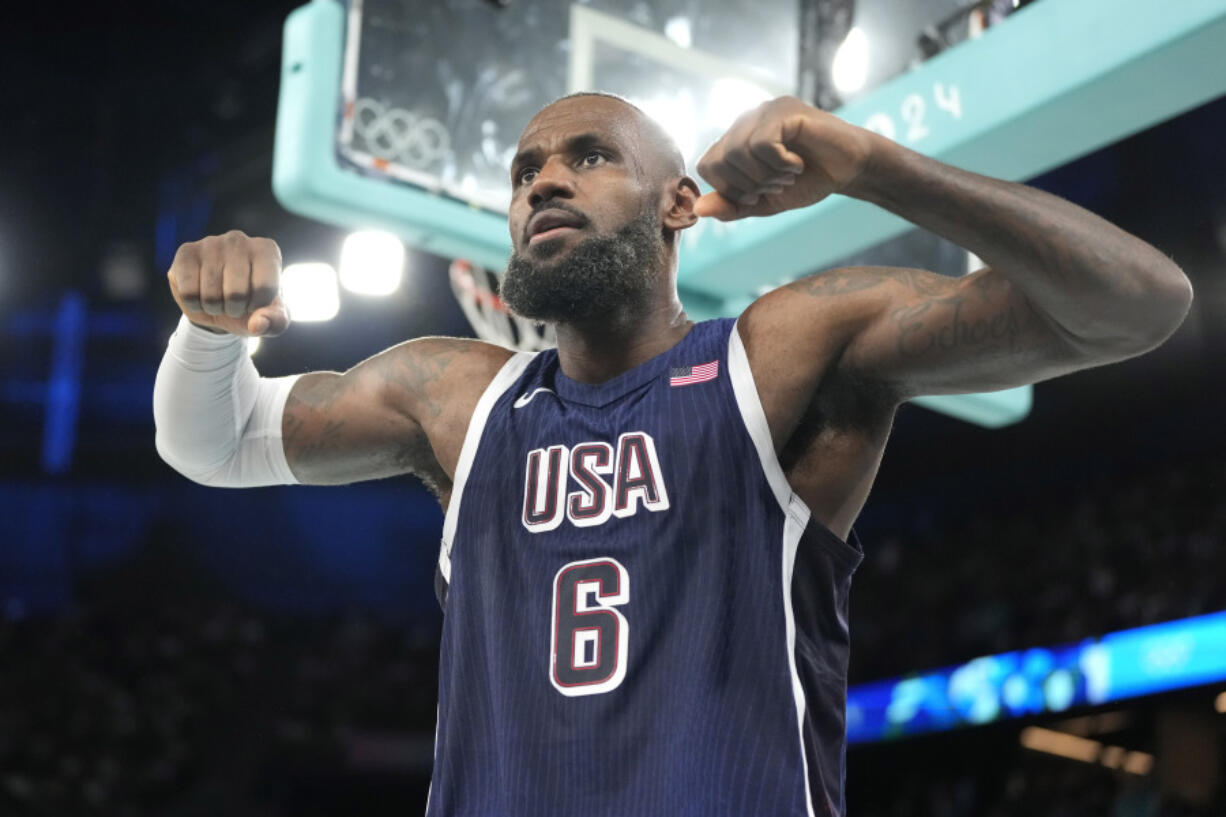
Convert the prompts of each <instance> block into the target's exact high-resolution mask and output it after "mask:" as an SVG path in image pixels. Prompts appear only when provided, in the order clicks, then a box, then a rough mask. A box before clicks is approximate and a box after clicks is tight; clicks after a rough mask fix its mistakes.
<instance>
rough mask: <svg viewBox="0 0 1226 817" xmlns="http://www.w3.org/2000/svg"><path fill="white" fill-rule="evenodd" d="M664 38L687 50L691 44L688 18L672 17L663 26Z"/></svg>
mask: <svg viewBox="0 0 1226 817" xmlns="http://www.w3.org/2000/svg"><path fill="white" fill-rule="evenodd" d="M664 36H665V37H668V38H669V39H670V40H672V41H673V42H675V43H676V44H677V45H679V46H681V47H682V48H689V47H690V44H691V43H692V42H693V38H692V37H691V35H690V18H689V17H673V18H672V19H670V20H669V21H668V22H667V23H665V24H664Z"/></svg>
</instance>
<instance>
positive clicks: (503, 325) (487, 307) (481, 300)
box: [449, 258, 557, 352]
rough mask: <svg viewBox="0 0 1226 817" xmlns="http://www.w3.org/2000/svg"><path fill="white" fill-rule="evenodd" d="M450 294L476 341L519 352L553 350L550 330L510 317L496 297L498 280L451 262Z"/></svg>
mask: <svg viewBox="0 0 1226 817" xmlns="http://www.w3.org/2000/svg"><path fill="white" fill-rule="evenodd" d="M449 277H450V279H451V291H452V292H453V293H455V297H456V300H457V301H459V302H460V308H461V309H463V310H464V316H465V317H467V318H468V322H469V323H470V324H472V327H473V331H474V332H476V333H477V337H479V338H481V339H482V340H484V341H488V342H489V343H497V344H498V345H500V346H509V347H511V348H513V349H519V350H520V351H523V352H538V351H540V350H541V349H548V348H550V347H553V346H556V345H557V341H556V340H555V338H554V333H553V327H551V326H546V325H545V324H541V323H537V322H536V321H530V320H527V319H526V318H521V317H519V316H517V315H512V314H511V312H510V310H508V309H507V306H506V304H504V303H503V302H502V298H500V297H498V276H496V275H495V274H494V273H493V272H492V271H490V270H488V269H485V268H484V267H478V266H476V265H475V264H473V263H471V262H469V261H465V260H464V259H462V258H457V259H456V260H454V261H452V262H451V269H450V275H449Z"/></svg>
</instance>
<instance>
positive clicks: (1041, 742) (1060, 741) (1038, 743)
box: [1021, 726, 1103, 763]
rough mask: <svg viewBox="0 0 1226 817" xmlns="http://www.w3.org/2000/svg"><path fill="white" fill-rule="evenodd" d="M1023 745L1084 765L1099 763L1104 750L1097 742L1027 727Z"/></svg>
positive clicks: (1039, 727)
mask: <svg viewBox="0 0 1226 817" xmlns="http://www.w3.org/2000/svg"><path fill="white" fill-rule="evenodd" d="M1021 743H1022V745H1023V746H1025V747H1026V748H1027V749H1031V750H1033V751H1035V752H1044V753H1045V754H1049V755H1057V756H1059V757H1067V758H1068V759H1070V760H1080V761H1081V762H1082V763H1097V762H1098V756H1099V754H1101V753H1102V750H1103V745H1102V744H1101V743H1099V742H1098V741H1096V740H1090V739H1089V738H1079V737H1077V736H1076V735H1067V734H1065V733H1064V732H1056V731H1055V730H1052V729H1044V728H1043V727H1041V726H1027V727H1026V728H1025V729H1023V730H1022V734H1021Z"/></svg>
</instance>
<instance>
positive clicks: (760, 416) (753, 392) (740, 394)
mask: <svg viewBox="0 0 1226 817" xmlns="http://www.w3.org/2000/svg"><path fill="white" fill-rule="evenodd" d="M728 376H729V377H730V378H731V379H732V391H733V393H734V394H736V404H737V407H738V408H739V409H740V410H741V419H742V420H744V421H745V428H746V429H748V431H749V436H750V438H751V439H752V440H753V446H754V448H756V449H757V451H758V459H759V460H760V461H761V463H762V470H763V471H764V472H765V473H766V481H767V482H768V483H770V486H771V491H773V492H774V494H775V499H777V500H778V501H779V507H780V508H782V509H783V512H784V513H786V514H789V515H791V514H797V518H796V521H798V522H800V524H801V527H804V526H805V525H807V524H808V523H809V506H808V505H806V504H805V502H804V500H803V499H801V498H800V497H798V496H797V495H796V492H795V491H793V490H792V486H791V485H790V484H788V478H787V475H786V474H784V473H783V466H782V465H781V464H780V463H779V457H778V456H777V455H776V454H775V444H774V442H772V440H771V432H770V426H768V425H767V424H766V412H765V411H763V410H762V401H761V400H760V399H759V397H758V387H757V386H756V385H755V384H754V380H753V372H751V371H750V370H749V357H748V355H746V354H745V344H744V343H743V342H742V341H741V334H740V332H738V331H737V325H736V324H733V326H732V335H731V337H730V338H729V340H728Z"/></svg>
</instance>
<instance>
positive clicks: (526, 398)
mask: <svg viewBox="0 0 1226 817" xmlns="http://www.w3.org/2000/svg"><path fill="white" fill-rule="evenodd" d="M543 391H544V392H549V393H550V394H556V393H557V392H555V391H554V390H553V389H547V388H545V387H544V386H541V387H540V388H539V389H536V390H534V391H533V392H532V394H521V395H520V396H519V398H518V399H517V400H516V401H515V402H514V403H512V404H511V408H523V407H524V406H526V405H528V403H530V402H531V401H532V398H533V397H536V396H537V395H538V394H540V393H541V392H543Z"/></svg>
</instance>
